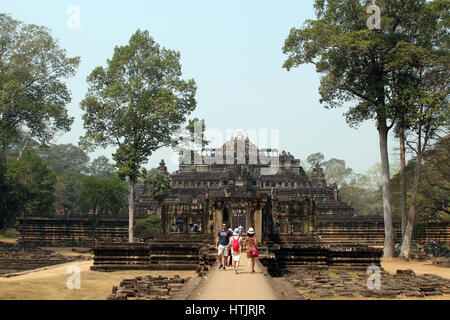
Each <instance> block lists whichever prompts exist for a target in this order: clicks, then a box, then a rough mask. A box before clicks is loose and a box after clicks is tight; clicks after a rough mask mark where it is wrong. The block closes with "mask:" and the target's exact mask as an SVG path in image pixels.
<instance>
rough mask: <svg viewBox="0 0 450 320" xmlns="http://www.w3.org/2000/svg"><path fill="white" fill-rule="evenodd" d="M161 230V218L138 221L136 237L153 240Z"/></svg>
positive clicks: (152, 217) (155, 217)
mask: <svg viewBox="0 0 450 320" xmlns="http://www.w3.org/2000/svg"><path fill="white" fill-rule="evenodd" d="M160 228H161V218H160V217H158V216H151V217H148V218H145V219H140V220H138V221H136V226H135V233H136V237H137V238H140V239H144V240H149V239H152V238H153V237H154V236H155V234H156V233H157V232H158V230H159V229H160Z"/></svg>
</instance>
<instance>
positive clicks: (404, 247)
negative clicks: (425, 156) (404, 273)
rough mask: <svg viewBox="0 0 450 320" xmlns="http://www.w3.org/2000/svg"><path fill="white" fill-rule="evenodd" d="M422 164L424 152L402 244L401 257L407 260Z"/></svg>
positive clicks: (419, 161) (419, 153) (414, 186)
mask: <svg viewBox="0 0 450 320" xmlns="http://www.w3.org/2000/svg"><path fill="white" fill-rule="evenodd" d="M421 162H422V152H421V151H419V152H418V155H417V163H416V170H415V173H414V183H413V188H412V192H411V204H410V206H409V215H408V221H407V225H406V231H405V236H404V239H403V242H402V251H401V253H400V255H401V256H402V257H405V258H408V259H409V258H411V242H412V233H413V228H414V218H415V214H416V200H417V193H418V191H419V182H420V169H421Z"/></svg>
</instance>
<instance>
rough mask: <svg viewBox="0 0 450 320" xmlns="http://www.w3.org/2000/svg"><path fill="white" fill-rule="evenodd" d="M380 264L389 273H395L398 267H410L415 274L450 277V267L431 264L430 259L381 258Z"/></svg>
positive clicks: (403, 268) (401, 268) (404, 268)
mask: <svg viewBox="0 0 450 320" xmlns="http://www.w3.org/2000/svg"><path fill="white" fill-rule="evenodd" d="M381 266H382V267H383V269H384V270H385V271H386V272H389V273H390V274H395V273H396V271H397V270H399V269H400V270H406V269H411V270H413V271H414V273H415V274H417V275H423V274H435V275H438V276H440V277H443V278H447V279H450V268H443V267H439V266H436V265H433V264H432V261H431V260H427V261H410V262H409V261H406V260H404V259H402V258H389V259H387V258H383V259H382V262H381Z"/></svg>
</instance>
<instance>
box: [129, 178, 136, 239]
mask: <svg viewBox="0 0 450 320" xmlns="http://www.w3.org/2000/svg"><path fill="white" fill-rule="evenodd" d="M128 178H129V183H130V189H129V194H128V242H129V243H133V242H134V233H133V230H134V184H135V180H134V177H131V176H130V177H128Z"/></svg>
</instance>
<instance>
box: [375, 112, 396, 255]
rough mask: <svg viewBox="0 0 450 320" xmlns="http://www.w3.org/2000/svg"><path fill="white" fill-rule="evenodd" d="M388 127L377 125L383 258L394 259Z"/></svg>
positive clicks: (381, 124) (384, 124)
mask: <svg viewBox="0 0 450 320" xmlns="http://www.w3.org/2000/svg"><path fill="white" fill-rule="evenodd" d="M388 131H389V129H388V127H387V125H386V120H384V121H380V123H379V125H378V136H379V139H380V156H381V176H382V191H383V213H384V251H383V257H384V258H392V257H394V230H393V227H392V213H391V197H390V194H389V178H390V176H389V155H388V148H387V138H388Z"/></svg>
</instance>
